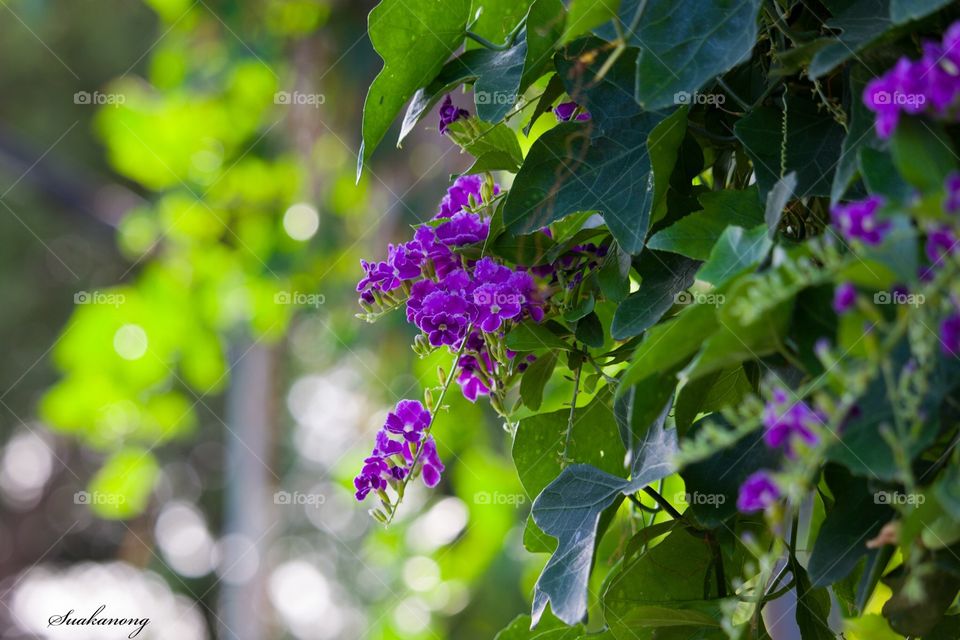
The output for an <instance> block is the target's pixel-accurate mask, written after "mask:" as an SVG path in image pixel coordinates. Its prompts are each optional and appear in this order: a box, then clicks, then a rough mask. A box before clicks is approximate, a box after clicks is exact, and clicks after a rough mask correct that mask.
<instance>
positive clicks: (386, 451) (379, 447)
mask: <svg viewBox="0 0 960 640" xmlns="http://www.w3.org/2000/svg"><path fill="white" fill-rule="evenodd" d="M397 454H402V455H403V456H404V457H405V458H408V457H410V449H409V447H405V446H404V445H403V444H402V443H400V442H397V441H396V440H394V439H392V438H391V437H390V436H389V435H387V432H386V431H384V430H382V429H381V430H380V431H377V439H376V442H375V444H374V446H373V455H375V456H377V457H379V458H389V457H390V456H393V455H397Z"/></svg>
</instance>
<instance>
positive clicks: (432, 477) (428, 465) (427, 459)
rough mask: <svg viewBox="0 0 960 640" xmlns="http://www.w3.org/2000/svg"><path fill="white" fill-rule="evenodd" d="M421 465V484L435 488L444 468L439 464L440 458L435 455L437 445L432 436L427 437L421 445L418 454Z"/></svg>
mask: <svg viewBox="0 0 960 640" xmlns="http://www.w3.org/2000/svg"><path fill="white" fill-rule="evenodd" d="M420 462H421V464H422V469H423V471H422V473H423V484H425V485H427V486H428V487H431V488H432V487H435V486H437V484H438V483H439V482H440V474H441V473H443V470H444V466H443V463H442V462H440V456H439V455H438V454H437V443H436V442H435V441H434V439H433V436H430V437H428V438H427V439H426V440H425V441H424V443H423V451H422V452H421V454H420Z"/></svg>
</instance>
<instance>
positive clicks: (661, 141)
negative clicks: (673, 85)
mask: <svg viewBox="0 0 960 640" xmlns="http://www.w3.org/2000/svg"><path fill="white" fill-rule="evenodd" d="M688 112H689V108H688V107H686V106H682V107H680V108H679V109H677V110H676V111H674V112H673V113H672V114H671V115H670V116H668V117H666V118H664V120H663V122H661V123H660V124H658V125H657V126H656V127H655V128H654V129H653V131H651V132H650V138H649V140H648V141H647V148H648V149H649V151H650V164H651V167H652V171H653V204H652V205H651V208H652V218H653V219H654V220H659V219H660V218H662V217H663V216H664V215H666V213H667V189H668V188H669V187H670V177H671V176H672V175H673V170H674V168H675V167H676V166H677V160H678V156H679V154H680V148H681V146H682V145H683V140H684V138H685V137H686V135H687V113H688Z"/></svg>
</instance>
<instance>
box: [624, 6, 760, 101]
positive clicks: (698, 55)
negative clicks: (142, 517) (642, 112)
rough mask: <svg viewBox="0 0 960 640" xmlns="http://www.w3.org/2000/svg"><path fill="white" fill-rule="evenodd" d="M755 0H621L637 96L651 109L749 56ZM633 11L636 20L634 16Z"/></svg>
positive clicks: (753, 36)
mask: <svg viewBox="0 0 960 640" xmlns="http://www.w3.org/2000/svg"><path fill="white" fill-rule="evenodd" d="M760 5H761V0H712V1H711V2H703V0H624V2H623V4H622V5H621V8H620V15H621V17H622V20H623V22H624V24H631V23H635V24H638V27H637V29H636V31H634V32H633V33H631V34H629V43H630V44H631V45H633V46H636V47H637V48H638V49H639V50H640V51H639V54H638V57H637V76H636V98H637V102H638V103H639V104H640V105H641V106H642V107H643V108H644V109H648V110H651V111H655V110H657V109H664V108H667V107H670V106H673V105H676V104H682V103H683V101H682V100H681V99H679V98H678V95H677V94H683V93H687V94H690V93H693V92H695V91H697V90H699V89H700V88H701V87H703V86H704V85H706V84H707V83H708V82H710V81H711V80H713V79H714V78H716V77H717V76H718V75H720V74H721V73H724V72H725V71H727V70H729V69H732V68H733V67H734V66H736V65H737V64H739V63H741V62H743V61H744V60H746V59H747V58H748V57H750V52H751V51H752V50H753V45H754V43H756V40H757V13H758V12H759V11H760ZM637 12H642V13H641V14H640V15H639V22H636V20H637V18H638V16H637Z"/></svg>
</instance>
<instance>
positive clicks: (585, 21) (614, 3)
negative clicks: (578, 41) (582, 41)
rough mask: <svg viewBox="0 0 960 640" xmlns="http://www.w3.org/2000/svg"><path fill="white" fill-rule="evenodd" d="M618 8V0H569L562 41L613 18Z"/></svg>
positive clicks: (566, 40) (567, 40)
mask: <svg viewBox="0 0 960 640" xmlns="http://www.w3.org/2000/svg"><path fill="white" fill-rule="evenodd" d="M619 8H620V0H570V7H569V9H568V11H567V13H568V15H567V27H566V30H565V31H564V33H563V42H569V41H570V40H572V39H573V38H575V37H577V36H579V35H581V34H584V33H587V32H588V31H592V30H593V29H594V28H596V27H599V26H600V25H602V24H603V23H605V22H609V21H610V20H613V19H615V18H616V17H617V11H618V10H619Z"/></svg>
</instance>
